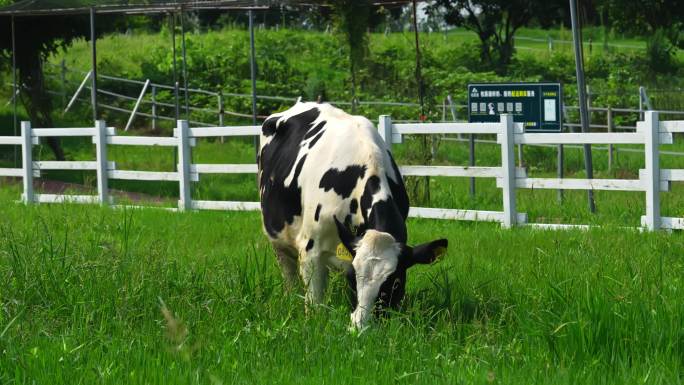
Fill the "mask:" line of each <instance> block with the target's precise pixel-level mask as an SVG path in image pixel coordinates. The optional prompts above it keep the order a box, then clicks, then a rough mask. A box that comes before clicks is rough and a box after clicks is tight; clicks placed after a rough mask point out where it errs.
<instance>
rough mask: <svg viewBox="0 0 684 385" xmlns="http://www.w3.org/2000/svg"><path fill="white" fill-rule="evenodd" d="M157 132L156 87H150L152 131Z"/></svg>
mask: <svg viewBox="0 0 684 385" xmlns="http://www.w3.org/2000/svg"><path fill="white" fill-rule="evenodd" d="M156 130H157V87H155V86H154V85H153V86H152V131H156Z"/></svg>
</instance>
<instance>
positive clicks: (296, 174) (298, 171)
mask: <svg viewBox="0 0 684 385" xmlns="http://www.w3.org/2000/svg"><path fill="white" fill-rule="evenodd" d="M304 162H306V155H304V156H303V157H302V158H301V159H299V162H298V163H297V167H295V172H294V178H292V184H297V178H299V174H301V173H302V167H304Z"/></svg>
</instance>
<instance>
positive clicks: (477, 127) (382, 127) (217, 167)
mask: <svg viewBox="0 0 684 385" xmlns="http://www.w3.org/2000/svg"><path fill="white" fill-rule="evenodd" d="M378 130H379V133H380V135H381V136H382V138H383V139H385V140H386V141H388V143H389V145H390V146H392V144H396V143H401V142H402V140H403V136H404V135H408V134H411V135H415V134H426V135H431V134H495V135H496V136H497V143H498V144H499V145H500V147H501V160H502V162H501V166H498V167H461V166H420V165H418V166H403V167H400V169H401V172H402V174H403V175H404V176H445V177H468V178H496V181H497V187H499V188H500V189H501V193H502V198H503V207H502V211H482V210H458V209H445V208H427V207H411V208H410V211H409V215H410V216H413V217H423V218H438V219H456V220H470V221H493V222H500V223H501V224H502V225H503V226H504V227H511V226H515V225H528V226H536V227H544V228H570V227H584V226H576V225H559V224H541V223H527V215H526V214H524V213H519V212H518V211H517V209H516V191H517V190H518V189H525V188H531V189H554V190H555V189H572V190H610V191H642V192H645V193H646V194H645V195H646V213H645V214H646V215H644V216H642V218H641V224H642V226H643V227H644V228H646V229H649V230H655V229H684V218H670V217H661V215H660V192H661V191H668V190H669V185H670V183H671V182H674V181H678V182H683V181H684V170H679V169H676V170H675V169H660V166H659V153H660V152H659V146H660V144H670V143H672V134H673V133H675V132H684V121H665V122H660V121H659V120H658V113H657V112H653V111H648V112H647V113H646V114H645V119H644V121H641V122H639V123H638V124H637V131H636V132H635V133H584V134H577V133H558V134H540V133H524V132H523V129H522V125H520V124H516V123H513V119H512V116H510V115H503V116H502V117H501V121H500V122H498V123H415V124H405V123H402V124H399V123H392V120H391V118H390V117H389V116H386V115H383V116H380V119H379V125H378ZM260 131H261V128H260V126H238V127H189V125H188V122H187V121H184V120H179V121H178V122H177V128H176V129H175V130H174V136H173V137H145V136H118V135H117V134H116V130H115V129H114V128H111V127H107V126H106V125H105V123H104V121H96V122H95V126H94V127H81V128H35V129H34V128H32V127H31V124H30V123H29V122H22V124H21V136H0V145H15V146H21V148H22V167H21V168H0V176H10V177H21V178H22V179H23V187H24V191H23V194H22V201H23V202H25V203H55V202H75V203H100V204H110V203H113V200H112V199H111V197H110V195H109V189H108V180H109V179H126V180H142V181H176V182H178V184H179V192H180V194H179V200H178V209H179V210H259V208H260V205H259V202H241V201H207V200H193V199H192V196H191V195H192V194H191V191H192V189H191V184H192V182H198V181H199V179H200V175H201V174H233V173H256V172H257V166H256V164H253V163H252V164H193V163H192V161H191V159H192V151H193V150H192V149H193V147H195V146H196V139H197V138H207V137H227V136H258V135H259V134H260ZM48 136H59V137H63V136H85V137H91V138H92V141H93V143H94V144H95V150H96V159H95V160H94V161H33V159H32V151H31V150H32V146H33V145H36V144H38V140H39V138H40V137H48ZM388 139H389V140H388ZM616 143H619V144H642V145H644V153H645V156H646V162H645V168H644V169H642V170H639V179H559V178H529V177H528V176H527V173H526V171H525V169H523V168H516V167H515V152H514V148H515V146H516V145H518V144H616ZM108 145H120V146H164V147H174V148H176V149H177V151H178V164H177V171H173V172H159V171H136V170H119V169H117V166H116V163H115V162H110V161H108V160H107V147H108ZM41 170H95V171H96V172H97V195H56V194H36V193H34V191H33V178H34V177H40V172H41Z"/></svg>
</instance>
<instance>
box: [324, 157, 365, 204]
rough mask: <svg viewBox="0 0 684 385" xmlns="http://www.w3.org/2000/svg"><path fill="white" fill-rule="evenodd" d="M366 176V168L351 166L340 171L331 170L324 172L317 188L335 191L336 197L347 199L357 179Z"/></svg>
mask: <svg viewBox="0 0 684 385" xmlns="http://www.w3.org/2000/svg"><path fill="white" fill-rule="evenodd" d="M365 174H366V166H365V165H363V166H359V165H353V166H349V167H347V168H345V169H344V170H343V171H340V170H338V169H336V168H331V169H330V170H328V171H326V172H325V174H323V177H322V178H321V182H320V183H319V184H318V187H320V188H322V189H324V190H325V191H329V190H331V189H332V190H335V193H337V195H339V196H341V197H342V199H344V198H347V197H349V195H351V193H352V191H353V190H354V188H355V187H356V182H357V181H358V180H359V179H363V176H364V175H365Z"/></svg>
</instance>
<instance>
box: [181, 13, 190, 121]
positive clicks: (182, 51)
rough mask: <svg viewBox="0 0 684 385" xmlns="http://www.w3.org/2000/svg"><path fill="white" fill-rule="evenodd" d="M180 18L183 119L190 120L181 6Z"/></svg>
mask: <svg viewBox="0 0 684 385" xmlns="http://www.w3.org/2000/svg"><path fill="white" fill-rule="evenodd" d="M180 20H181V53H182V55H183V88H185V92H184V94H185V119H188V120H190V101H189V98H190V97H189V95H188V93H189V91H188V64H187V57H186V55H185V13H184V12H183V9H182V8H181V13H180Z"/></svg>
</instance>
